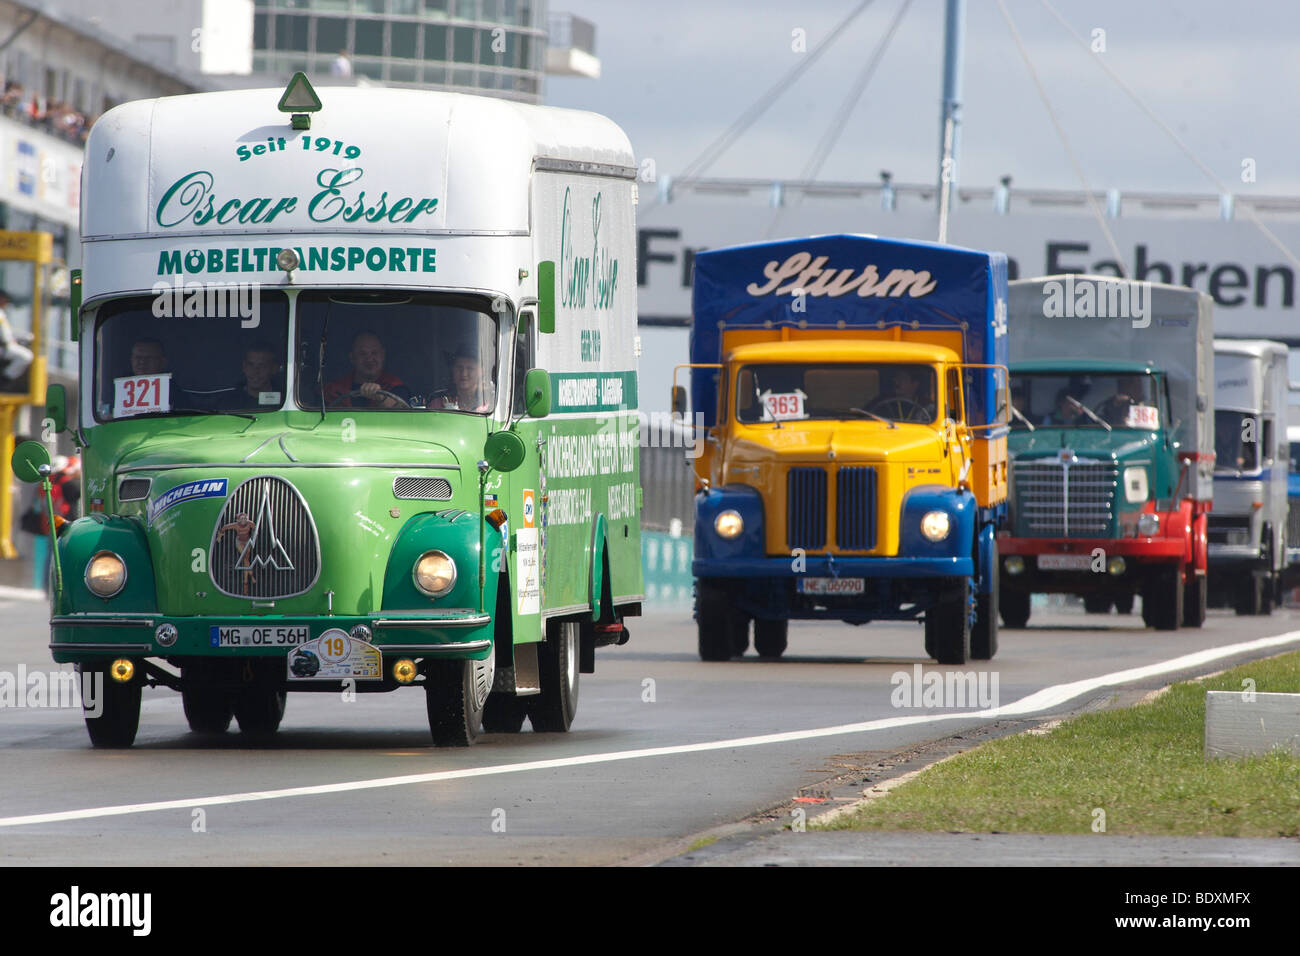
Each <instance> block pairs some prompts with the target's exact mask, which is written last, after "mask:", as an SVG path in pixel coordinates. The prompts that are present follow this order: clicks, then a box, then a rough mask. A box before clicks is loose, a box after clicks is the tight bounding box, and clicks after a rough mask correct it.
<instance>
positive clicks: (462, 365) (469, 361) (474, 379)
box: [429, 350, 496, 412]
mask: <svg viewBox="0 0 1300 956" xmlns="http://www.w3.org/2000/svg"><path fill="white" fill-rule="evenodd" d="M451 382H452V387H451V388H449V389H444V390H443V394H441V395H439V396H438V397H436V398H434V400H433V401H432V402H430V403H429V407H430V408H455V409H459V410H460V411H462V412H489V411H491V410H492V406H493V405H495V404H496V393H495V390H494V389H493V388H492V383H491V382H485V381H483V363H482V362H480V361H479V357H478V355H476V354H475V353H474V352H471V351H468V350H463V351H460V352H457V353H456V355H455V356H454V357H453V358H452V361H451Z"/></svg>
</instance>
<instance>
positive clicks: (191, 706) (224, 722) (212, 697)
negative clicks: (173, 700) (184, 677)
mask: <svg viewBox="0 0 1300 956" xmlns="http://www.w3.org/2000/svg"><path fill="white" fill-rule="evenodd" d="M181 706H182V707H183V708H184V710H185V719H186V721H188V722H189V725H190V730H192V731H193V732H194V733H196V734H224V733H225V732H226V731H227V730H229V729H230V721H231V718H233V717H234V716H235V707H234V700H233V699H232V697H231V694H230V692H229V691H226V690H220V689H218V688H215V687H207V686H204V685H203V684H196V685H194V686H192V687H185V688H184V689H183V690H181Z"/></svg>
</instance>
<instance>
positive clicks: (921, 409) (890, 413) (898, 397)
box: [871, 366, 935, 422]
mask: <svg viewBox="0 0 1300 956" xmlns="http://www.w3.org/2000/svg"><path fill="white" fill-rule="evenodd" d="M885 381H886V383H887V385H886V387H885V388H884V389H882V390H881V392H880V395H879V396H877V398H876V400H875V401H874V402H872V403H871V410H872V411H873V412H875V413H876V414H878V415H883V416H884V417H886V418H890V419H893V420H894V421H900V422H932V421H934V412H935V407H934V402H933V401H932V400H931V399H930V397H929V396H928V394H927V392H928V389H926V388H925V382H924V380H923V379H922V377H921V375H920V374H918V372H917V370H916V369H914V368H910V367H908V366H902V367H899V368H895V369H890V370H889V371H887V372H886V373H885Z"/></svg>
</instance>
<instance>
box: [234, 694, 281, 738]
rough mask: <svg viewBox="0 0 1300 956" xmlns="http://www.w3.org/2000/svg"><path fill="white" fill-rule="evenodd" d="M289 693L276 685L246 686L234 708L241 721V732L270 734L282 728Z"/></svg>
mask: <svg viewBox="0 0 1300 956" xmlns="http://www.w3.org/2000/svg"><path fill="white" fill-rule="evenodd" d="M286 697H287V695H286V694H285V692H284V691H282V690H276V689H275V688H274V687H265V686H262V687H245V688H244V689H243V690H241V691H240V692H239V693H238V695H236V697H235V700H234V704H233V705H232V710H233V711H234V714H235V720H237V721H239V732H240V733H241V734H251V735H254V736H259V737H260V736H270V735H271V734H273V733H275V732H276V731H277V730H279V729H280V721H281V720H283V719H284V704H285V699H286Z"/></svg>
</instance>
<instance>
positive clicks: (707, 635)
mask: <svg viewBox="0 0 1300 956" xmlns="http://www.w3.org/2000/svg"><path fill="white" fill-rule="evenodd" d="M695 623H696V626H697V628H698V629H699V650H700V660H702V661H729V660H731V659H732V658H733V657H735V656H736V654H737V653H744V649H745V648H746V647H748V646H749V619H748V618H746V617H745V616H744V615H743V614H742V613H741V612H740V611H739V610H737V609H736V608H735V607H734V606H733V605H732V603H731V600H730V598H728V596H727V592H726V591H725V590H724V589H723V588H722V587H721V586H720V585H717V584H714V583H713V582H711V581H705V580H700V581H696V583H695ZM737 648H739V649H740V650H739V651H738V650H737Z"/></svg>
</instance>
